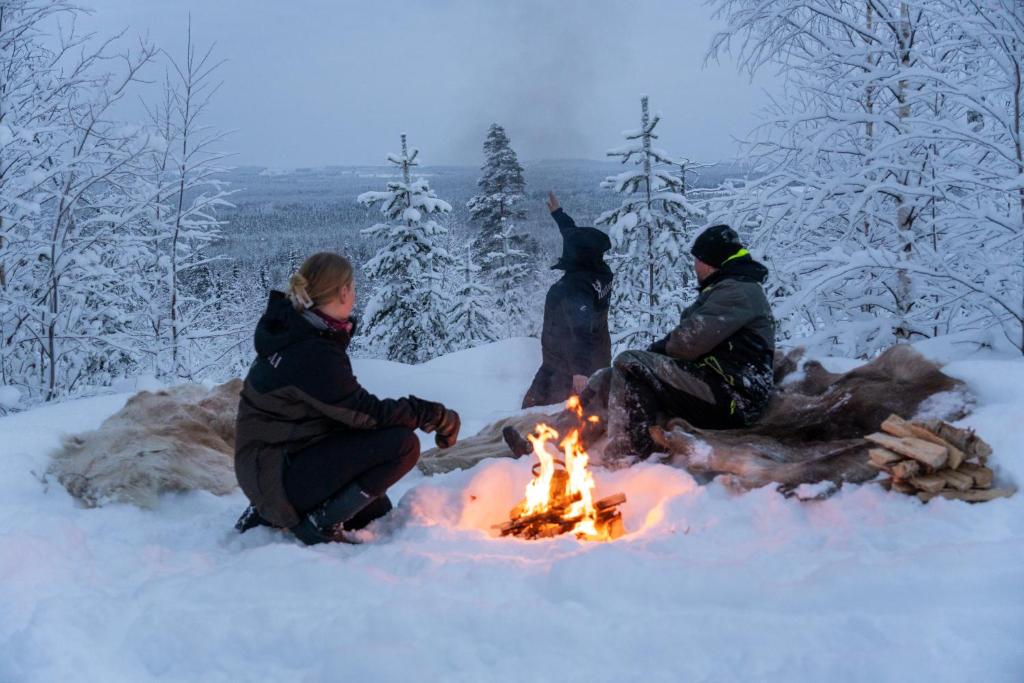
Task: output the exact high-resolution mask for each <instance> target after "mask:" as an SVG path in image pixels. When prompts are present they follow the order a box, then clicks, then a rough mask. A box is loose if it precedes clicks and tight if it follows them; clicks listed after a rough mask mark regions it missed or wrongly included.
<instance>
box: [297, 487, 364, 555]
mask: <svg viewBox="0 0 1024 683" xmlns="http://www.w3.org/2000/svg"><path fill="white" fill-rule="evenodd" d="M375 498H376V496H372V495H370V494H369V493H367V492H366V491H364V490H363V489H362V488H361V487H360V486H359V484H358V483H356V482H353V483H351V484H349V485H348V486H346V487H345V488H343V489H342V490H341V491H338V493H336V494H334V496H333V497H331V498H328V499H327V501H326V502H324V504H323V505H321V506H320V507H318V508H316V509H314V510H313V511H312V512H310V513H309V514H307V515H306V516H305V517H303V518H302V520H301V521H300V522H299V523H298V524H296V525H295V526H293V527H292V533H293V534H295V536H296V537H297V538H298V539H299V540H300V541H302V542H303V543H305V544H306V545H315V544H317V543H332V542H345V540H346V539H345V537H344V535H343V533H342V532H343V526H344V524H345V522H347V521H349V520H350V519H352V518H353V517H355V516H356V515H357V514H359V512H360V511H362V509H363V508H365V507H366V506H367V505H369V504H370V503H371V502H373V500H374V499H375Z"/></svg>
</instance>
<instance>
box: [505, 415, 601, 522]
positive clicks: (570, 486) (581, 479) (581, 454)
mask: <svg viewBox="0 0 1024 683" xmlns="http://www.w3.org/2000/svg"><path fill="white" fill-rule="evenodd" d="M565 407H566V409H568V410H571V411H573V412H574V413H576V415H577V417H578V418H579V419H580V422H581V424H582V422H583V421H584V419H585V418H584V416H583V406H582V404H581V403H580V400H579V397H577V396H571V397H570V398H569V400H568V401H567V402H566V404H565ZM586 420H587V421H588V422H592V423H593V422H597V421H598V419H597V417H596V416H591V417H590V418H586ZM558 437H559V434H558V432H557V431H556V430H555V429H554V428H552V427H550V426H549V425H546V424H543V423H541V424H538V425H537V427H536V429H535V430H534V433H533V434H531V435H529V436H528V437H527V438H528V439H529V440H530V443H531V444H533V453H534V455H536V456H537V460H538V461H539V462H540V471H539V472H538V473H537V475H536V476H535V477H534V478H533V479H532V480H531V481H530V483H528V484H527V485H526V500H525V506H524V509H523V513H524V514H527V515H530V514H536V513H539V512H545V511H547V510H550V509H551V508H552V507H553V500H552V499H553V497H562V498H563V500H569V501H571V502H570V503H569V505H568V506H566V507H565V509H564V512H563V513H562V519H565V520H567V521H568V520H577V521H576V524H575V526H574V527H573V529H572V533H574V534H575V535H576V536H577V537H580V538H586V539H591V540H603V539H606V538H607V534H606V533H605V532H604V531H603V530H599V529H598V527H597V510H596V508H595V507H594V486H595V484H594V476H593V474H592V473H591V471H590V457H589V456H588V455H587V451H586V449H585V448H584V447H583V443H582V440H581V438H580V430H579V428H575V429H572V430H570V431H569V433H568V435H567V436H566V437H565V438H563V439H562V440H561V441H560V442H558V447H559V448H560V449H561V451H562V455H563V456H564V458H565V471H566V474H567V475H568V476H567V477H566V479H565V490H564V491H557V490H556V491H552V480H553V479H554V474H555V457H554V455H553V454H552V453H551V451H549V450H548V443H549V442H553V441H556V440H557V439H558ZM556 488H557V484H556Z"/></svg>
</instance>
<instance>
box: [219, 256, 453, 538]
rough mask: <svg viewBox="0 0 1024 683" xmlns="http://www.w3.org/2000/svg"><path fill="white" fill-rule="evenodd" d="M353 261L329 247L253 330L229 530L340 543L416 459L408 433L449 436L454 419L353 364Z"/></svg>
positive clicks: (275, 295)
mask: <svg viewBox="0 0 1024 683" xmlns="http://www.w3.org/2000/svg"><path fill="white" fill-rule="evenodd" d="M352 275H353V273H352V266H351V264H350V263H349V262H348V260H347V259H345V258H344V257H342V256H340V255H338V254H332V253H328V252H321V253H319V254H314V255H313V256H311V257H309V258H308V259H306V261H305V263H303V264H302V267H301V268H300V269H299V272H298V273H296V274H294V275H293V276H292V278H291V281H290V283H289V288H288V292H287V293H285V292H278V291H274V292H271V293H270V298H269V300H268V301H267V310H266V312H264V314H263V316H262V317H261V318H260V320H259V323H258V324H257V326H256V333H255V335H254V342H255V348H256V360H255V361H254V362H253V364H252V366H251V367H250V369H249V373H248V375H246V378H245V383H244V385H243V387H242V393H241V396H240V400H239V405H238V418H237V424H236V428H235V474H236V475H237V477H238V483H239V486H240V487H241V489H242V491H243V492H244V493H245V495H246V496H247V497H248V498H249V500H250V501H251V503H252V504H251V505H250V507H249V509H248V510H246V512H245V513H244V514H243V515H242V518H241V519H239V520H238V523H237V524H236V528H237V529H238V530H239V531H245V530H247V529H249V528H252V527H253V526H256V525H259V524H265V525H268V526H275V527H280V528H287V529H290V530H291V531H292V533H294V534H295V535H296V536H297V537H298V538H299V539H300V540H301V541H303V542H304V543H306V544H313V543H322V542H325V541H343V540H346V537H345V534H344V532H345V531H347V530H352V529H357V528H361V527H363V526H365V525H366V524H367V523H369V522H370V521H372V520H373V519H375V518H377V517H380V516H382V515H384V514H386V513H387V512H388V511H389V510H390V509H391V502H390V500H389V499H388V496H387V489H388V488H390V487H391V485H392V484H394V483H395V482H397V481H398V480H399V479H401V478H402V476H404V475H405V474H406V473H407V472H408V471H409V470H411V469H412V468H413V467H414V466H415V465H416V462H417V461H418V460H419V455H420V444H419V439H418V438H417V437H416V435H415V433H414V432H413V430H415V429H420V430H422V431H425V432H436V438H435V441H436V443H437V445H438V446H439V447H441V448H446V447H448V446H451V445H452V444H454V443H455V441H456V439H457V438H458V433H459V415H458V413H456V412H455V411H454V410H449V409H448V408H446V407H445V406H443V405H441V404H440V403H435V402H432V401H425V400H423V399H421V398H417V397H416V396H407V397H405V398H398V399H390V398H388V399H381V398H377V397H376V396H374V395H373V394H371V393H370V392H368V391H367V390H366V389H364V388H363V387H362V386H360V384H359V381H358V380H357V379H356V376H355V374H354V373H353V372H352V364H351V362H350V361H349V357H348V345H349V342H350V341H351V339H352V336H353V334H355V327H356V324H355V320H354V319H351V318H350V314H351V311H352V306H353V304H354V302H355V286H354V283H353V278H352Z"/></svg>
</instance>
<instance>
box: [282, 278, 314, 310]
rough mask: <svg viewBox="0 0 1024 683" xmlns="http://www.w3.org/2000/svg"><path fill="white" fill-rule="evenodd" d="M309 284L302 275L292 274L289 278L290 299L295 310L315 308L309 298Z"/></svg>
mask: <svg viewBox="0 0 1024 683" xmlns="http://www.w3.org/2000/svg"><path fill="white" fill-rule="evenodd" d="M308 287H309V282H308V281H307V280H306V276H305V275H303V274H302V273H292V276H291V277H290V278H288V299H289V300H290V301H291V302H292V306H295V308H313V300H312V299H311V298H310V297H309V292H308V291H307V288H308Z"/></svg>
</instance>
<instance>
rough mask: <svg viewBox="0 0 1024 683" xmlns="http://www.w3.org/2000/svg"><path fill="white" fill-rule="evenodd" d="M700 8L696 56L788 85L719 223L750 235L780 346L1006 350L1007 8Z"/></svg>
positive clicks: (1015, 315)
mask: <svg viewBox="0 0 1024 683" xmlns="http://www.w3.org/2000/svg"><path fill="white" fill-rule="evenodd" d="M715 4H716V5H717V6H718V9H719V16H721V17H722V18H724V19H725V20H726V22H727V24H728V28H727V30H726V31H725V32H724V33H722V34H721V35H719V36H718V37H717V38H716V40H715V43H714V47H713V49H712V53H711V54H712V56H713V55H715V54H718V53H720V52H722V51H725V50H727V49H728V48H729V46H730V43H732V42H735V43H736V44H739V45H741V46H742V47H741V48H740V49H739V51H738V56H739V59H740V63H741V66H742V68H744V69H746V70H749V71H751V72H755V71H757V70H759V69H761V68H764V67H766V66H773V67H781V68H783V69H784V70H785V71H786V74H787V78H786V83H787V89H786V91H785V94H784V96H783V97H781V98H779V99H777V100H776V101H775V103H774V104H773V106H772V107H771V109H770V110H769V111H768V112H767V120H766V122H765V125H764V126H763V127H762V128H761V129H760V131H759V134H758V135H757V137H756V138H755V139H754V140H753V141H752V142H751V145H750V153H749V156H750V157H751V158H754V159H756V160H758V161H760V162H761V163H760V167H759V169H758V170H759V172H760V173H761V174H763V175H762V176H761V177H760V178H758V179H757V180H756V181H754V182H752V183H750V184H749V185H748V186H747V187H746V188H745V189H744V190H743V191H742V192H741V193H739V194H738V195H737V197H736V200H735V203H734V205H733V211H732V214H733V216H734V220H737V221H753V222H756V223H757V224H758V226H759V227H758V229H757V230H756V231H755V233H754V234H755V244H757V245H759V246H760V247H761V248H762V250H763V251H764V252H765V253H766V256H767V257H768V260H769V261H770V265H771V266H772V270H773V272H774V274H775V280H774V282H775V284H776V285H782V287H781V288H780V289H779V291H780V292H782V293H783V294H784V297H783V301H782V303H781V305H779V306H777V307H776V312H777V314H778V315H779V317H780V318H781V319H782V321H783V326H782V330H781V331H782V332H783V334H785V335H788V336H804V335H811V337H812V339H811V343H813V341H814V340H819V341H823V342H826V343H828V344H830V345H833V346H835V347H838V348H839V349H840V351H841V352H845V353H853V354H857V355H867V354H870V353H872V352H874V351H876V350H878V349H879V348H882V347H884V346H887V345H889V344H891V343H892V342H894V341H898V340H912V339H917V338H922V337H932V336H937V335H941V334H949V333H961V334H966V335H967V336H969V337H970V338H973V339H975V340H976V341H979V342H985V341H994V335H993V334H992V332H993V331H996V332H997V333H998V332H1000V331H1001V332H1002V335H1001V336H1003V337H1004V338H1007V339H1011V340H1012V341H1014V342H1015V343H1018V344H1020V342H1021V339H1020V330H1021V327H1020V325H1021V321H1022V315H1021V297H1022V291H1021V286H1020V278H1021V249H1022V233H1024V229H1022V217H1021V205H1020V202H1019V198H1020V195H1019V193H1020V190H1021V187H1022V179H1021V175H1020V172H1019V169H1020V168H1021V165H1020V155H1019V149H1020V142H1019V141H1020V135H1019V131H1020V127H1021V126H1020V121H1021V108H1020V92H1021V87H1020V76H1019V74H1020V71H1019V64H1020V57H1019V55H1020V47H1019V45H1020V43H1019V42H1018V41H1019V40H1020V35H1021V34H1020V30H1021V28H1020V27H1021V25H1022V24H1021V18H1020V17H1021V12H1022V11H1024V10H1022V9H1021V7H1020V3H1016V2H1013V0H1006V1H1005V2H994V3H978V2H975V1H974V0H913V1H911V0H904V1H899V2H897V1H892V0H890V1H883V0H864V1H862V2H856V3H852V2H836V1H834V0H812V1H811V2H797V1H795V0H779V1H778V2H771V3H764V2H755V1H754V0H718V1H717V2H716V3H715ZM734 39H735V41H734ZM1015 54H1016V55H1017V56H1016V57H1015V56H1014V55H1015ZM996 336H999V335H996Z"/></svg>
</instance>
